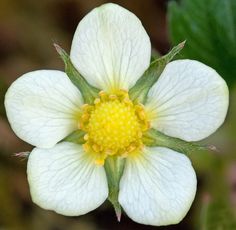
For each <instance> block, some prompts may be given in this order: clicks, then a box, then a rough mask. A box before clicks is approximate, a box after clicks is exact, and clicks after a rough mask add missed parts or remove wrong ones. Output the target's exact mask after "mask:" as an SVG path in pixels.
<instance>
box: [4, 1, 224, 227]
mask: <svg viewBox="0 0 236 230" xmlns="http://www.w3.org/2000/svg"><path fill="white" fill-rule="evenodd" d="M150 55H151V45H150V40H149V37H148V35H147V34H146V32H145V30H144V28H143V26H142V24H141V22H140V21H139V19H138V18H137V17H136V16H135V15H134V14H132V13H131V12H129V11H127V10H126V9H124V8H122V7H120V6H118V5H115V4H105V5H103V6H101V7H99V8H96V9H94V10H92V11H91V12H90V13H89V14H88V15H87V16H85V17H84V18H83V19H82V21H81V22H80V23H79V25H78V28H77V30H76V32H75V35H74V39H73V42H72V48H71V53H70V57H71V60H72V63H73V64H74V66H75V67H76V68H77V70H78V71H79V72H80V73H81V74H82V75H83V76H84V77H85V79H86V80H87V81H88V82H89V83H90V84H91V85H93V86H94V87H97V88H98V89H101V90H103V91H102V92H101V93H100V98H97V99H96V100H95V104H93V105H83V104H84V102H83V97H82V95H81V93H80V92H79V90H78V89H77V87H75V86H74V85H73V84H72V82H71V81H70V80H69V78H68V77H67V75H66V74H65V73H64V72H61V71H56V70H39V71H34V72H30V73H27V74H25V75H23V76H21V77H20V78H19V79H17V80H16V81H15V82H14V83H13V84H12V85H11V87H10V88H9V90H8V92H7V94H6V98H5V106H6V111H7V116H8V119H9V122H10V124H11V127H12V129H13V130H14V132H15V133H16V134H17V136H18V137H20V138H21V139H23V140H24V141H26V142H28V143H30V144H31V145H34V146H36V147H35V148H34V149H33V151H32V152H31V154H30V156H29V160H28V169H27V173H28V180H29V184H30V191H31V196H32V199H33V201H34V202H35V203H36V204H38V205H39V206H40V207H42V208H45V209H49V210H54V211H56V212H57V213H60V214H64V215H68V216H77V215H82V214H85V213H87V212H89V211H91V210H93V209H95V208H97V207H98V206H99V205H101V204H102V203H103V202H104V201H105V200H106V199H107V197H108V183H107V177H106V173H105V169H104V167H103V164H104V161H106V159H107V157H108V156H110V157H120V156H121V157H125V158H126V162H125V168H124V172H123V175H122V178H121V181H120V192H119V198H118V200H119V203H120V204H121V206H122V207H123V209H124V210H125V212H126V213H127V215H128V216H129V217H130V218H131V219H133V220H134V221H136V222H139V223H143V224H150V225H168V224H174V223H178V222H179V221H181V220H182V218H183V217H184V216H185V215H186V213H187V212H188V210H189V208H190V206H191V204H192V202H193V199H194V196H195V192H196V185H197V181H196V175H195V172H194V170H193V168H192V166H191V163H190V161H189V159H188V158H187V157H186V156H185V155H183V154H181V153H178V152H175V151H173V150H170V149H168V148H163V147H147V146H146V147H143V143H142V133H143V132H144V131H145V130H147V129H148V128H149V122H150V126H151V127H152V128H155V129H157V130H159V131H161V132H163V133H165V134H166V135H169V136H172V137H177V138H180V139H183V140H186V141H198V140H201V139H203V138H206V137H207V136H209V135H210V134H212V133H213V132H214V131H215V130H216V129H217V128H218V127H219V126H220V125H221V124H222V123H223V121H224V119H225V116H226V112H227V108H228V88H227V86H226V84H225V82H224V80H223V79H222V78H221V77H220V76H219V75H218V74H217V73H216V72H215V71H214V70H213V69H212V68H210V67H208V66H206V65H204V64H202V63H200V62H198V61H193V60H179V61H173V62H171V63H169V64H168V65H167V66H166V68H165V70H164V71H163V73H162V74H161V76H160V78H159V80H158V81H157V82H156V83H155V84H154V85H153V87H152V88H151V89H150V91H149V93H148V97H147V102H146V104H145V105H144V107H143V106H141V105H137V104H135V103H134V102H132V101H131V100H130V99H129V95H128V93H127V92H126V91H128V90H129V89H130V88H131V87H132V86H134V84H135V83H136V81H137V80H138V79H139V78H140V77H141V76H142V74H143V73H144V71H145V70H146V69H147V68H148V67H149V65H150ZM125 90H126V91H125ZM78 124H79V125H80V126H79V127H80V128H81V129H83V130H84V131H85V132H86V133H87V134H86V135H85V137H84V138H85V140H86V143H85V144H84V145H83V147H82V146H81V145H79V144H75V143H69V142H61V143H58V142H60V141H61V140H62V139H64V138H65V137H66V136H68V135H69V134H70V133H72V132H73V131H75V130H78Z"/></svg>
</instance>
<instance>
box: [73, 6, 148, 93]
mask: <svg viewBox="0 0 236 230" xmlns="http://www.w3.org/2000/svg"><path fill="white" fill-rule="evenodd" d="M70 57H71V60H72V62H73V64H74V65H75V67H76V68H77V69H78V70H79V72H80V73H81V74H82V75H83V76H84V77H85V78H86V80H87V81H88V82H89V83H90V84H92V85H94V86H95V87H98V88H100V89H103V90H108V91H111V90H113V89H114V88H115V89H128V88H130V87H131V86H133V85H134V84H135V82H136V81H137V80H138V78H139V77H140V76H141V75H142V74H143V72H144V71H145V70H146V69H147V68H148V66H149V64H150V57H151V43H150V39H149V37H148V35H147V33H146V31H145V29H144V28H143V26H142V24H141V22H140V20H139V19H138V18H137V17H136V16H135V15H134V14H133V13H131V12H130V11H128V10H126V9H124V8H122V7H120V6H119V5H116V4H113V3H109V4H104V5H102V6H100V7H98V8H95V9H94V10H92V11H91V12H90V13H89V14H87V15H86V16H85V17H84V18H83V19H82V21H81V22H80V23H79V25H78V27H77V29H76V32H75V35H74V38H73V42H72V47H71V53H70Z"/></svg>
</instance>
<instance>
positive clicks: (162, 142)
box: [143, 129, 216, 154]
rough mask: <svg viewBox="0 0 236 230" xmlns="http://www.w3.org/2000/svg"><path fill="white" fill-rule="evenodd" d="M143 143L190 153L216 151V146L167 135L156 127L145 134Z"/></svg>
mask: <svg viewBox="0 0 236 230" xmlns="http://www.w3.org/2000/svg"><path fill="white" fill-rule="evenodd" d="M143 143H144V144H145V145H146V146H151V147H154V146H159V147H166V148H170V149H173V150H175V151H177V152H181V153H185V154H189V153H192V152H194V151H197V150H212V151H216V148H215V147H214V146H211V145H209V146H202V145H199V144H198V143H196V142H187V141H184V140H181V139H179V138H175V137H170V136H167V135H165V134H164V133H161V132H160V131H157V130H155V129H149V130H148V131H147V132H146V133H144V134H143Z"/></svg>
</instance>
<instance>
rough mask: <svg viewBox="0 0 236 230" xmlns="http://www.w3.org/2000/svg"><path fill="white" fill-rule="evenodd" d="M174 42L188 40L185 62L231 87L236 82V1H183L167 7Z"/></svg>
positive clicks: (184, 53)
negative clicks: (214, 72)
mask: <svg viewBox="0 0 236 230" xmlns="http://www.w3.org/2000/svg"><path fill="white" fill-rule="evenodd" d="M168 21H169V31H170V37H171V42H172V43H173V44H178V43H179V42H180V41H183V40H185V39H186V40H187V43H186V47H185V49H184V50H183V52H182V55H183V58H189V59H196V60H199V61H201V62H203V63H205V64H207V65H209V66H211V67H213V68H214V69H216V70H217V72H218V73H219V74H220V75H221V76H222V77H223V78H224V79H225V80H226V81H227V83H228V84H229V86H231V85H232V83H233V82H235V80H236V52H235V51H236V1H235V0H207V1H206V0H182V1H180V2H179V3H178V2H176V1H171V2H170V3H169V7H168Z"/></svg>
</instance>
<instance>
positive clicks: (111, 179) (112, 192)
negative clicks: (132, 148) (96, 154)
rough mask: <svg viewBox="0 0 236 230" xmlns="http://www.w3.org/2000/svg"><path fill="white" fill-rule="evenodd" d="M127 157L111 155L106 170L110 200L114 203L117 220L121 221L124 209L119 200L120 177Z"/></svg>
mask: <svg viewBox="0 0 236 230" xmlns="http://www.w3.org/2000/svg"><path fill="white" fill-rule="evenodd" d="M124 165H125V159H124V158H121V157H116V156H110V157H108V158H107V159H106V161H105V170H106V175H107V180H108V187H109V196H108V200H109V201H110V202H111V203H112V205H113V207H114V209H115V213H116V217H117V220H118V221H120V218H121V213H122V209H121V206H120V204H119V201H118V195H119V185H120V179H121V176H122V174H123V170H124Z"/></svg>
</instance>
